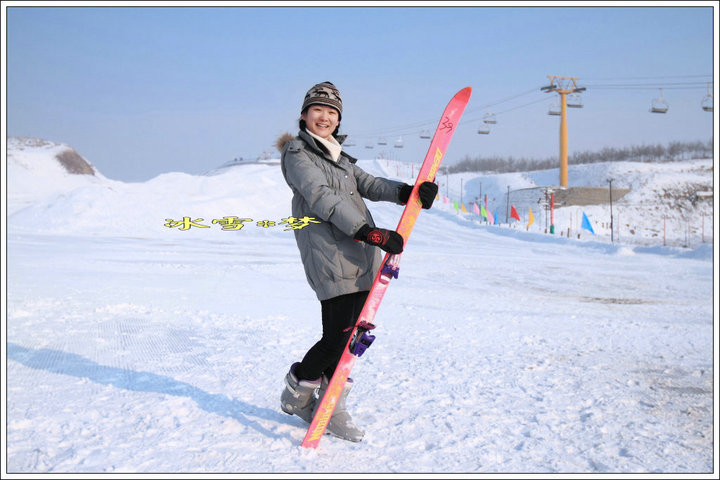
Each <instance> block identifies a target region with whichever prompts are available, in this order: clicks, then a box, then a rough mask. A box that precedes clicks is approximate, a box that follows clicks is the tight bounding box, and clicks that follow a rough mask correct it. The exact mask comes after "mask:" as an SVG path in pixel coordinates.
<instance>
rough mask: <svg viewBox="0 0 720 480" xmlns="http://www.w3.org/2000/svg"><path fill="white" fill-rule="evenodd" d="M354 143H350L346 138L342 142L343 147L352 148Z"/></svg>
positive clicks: (350, 140)
mask: <svg viewBox="0 0 720 480" xmlns="http://www.w3.org/2000/svg"><path fill="white" fill-rule="evenodd" d="M354 146H355V142H353V141H352V139H350V138H348V139H346V140H345V142H343V147H354Z"/></svg>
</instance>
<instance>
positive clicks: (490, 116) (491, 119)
mask: <svg viewBox="0 0 720 480" xmlns="http://www.w3.org/2000/svg"><path fill="white" fill-rule="evenodd" d="M483 122H484V123H488V124H495V123H497V120H496V118H495V114H494V113H490V112H488V113H486V114H485V116H484V117H483Z"/></svg>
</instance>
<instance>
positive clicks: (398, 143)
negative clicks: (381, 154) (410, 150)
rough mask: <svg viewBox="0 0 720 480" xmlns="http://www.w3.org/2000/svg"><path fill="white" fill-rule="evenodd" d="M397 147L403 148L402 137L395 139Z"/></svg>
mask: <svg viewBox="0 0 720 480" xmlns="http://www.w3.org/2000/svg"><path fill="white" fill-rule="evenodd" d="M394 146H395V148H403V140H402V137H398V139H397V140H395V145H394Z"/></svg>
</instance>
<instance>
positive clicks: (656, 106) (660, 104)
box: [650, 88, 669, 113]
mask: <svg viewBox="0 0 720 480" xmlns="http://www.w3.org/2000/svg"><path fill="white" fill-rule="evenodd" d="M668 108H669V106H668V103H667V102H666V101H665V99H664V98H663V96H662V88H661V89H660V96H659V97H658V98H653V101H652V103H651V104H650V112H652V113H666V112H667V111H668Z"/></svg>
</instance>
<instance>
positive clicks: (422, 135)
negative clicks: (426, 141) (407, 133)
mask: <svg viewBox="0 0 720 480" xmlns="http://www.w3.org/2000/svg"><path fill="white" fill-rule="evenodd" d="M420 138H432V137H431V136H430V130H423V131H422V132H420Z"/></svg>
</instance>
